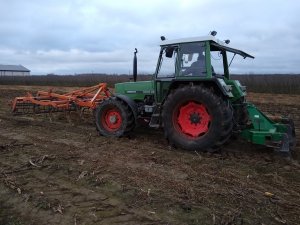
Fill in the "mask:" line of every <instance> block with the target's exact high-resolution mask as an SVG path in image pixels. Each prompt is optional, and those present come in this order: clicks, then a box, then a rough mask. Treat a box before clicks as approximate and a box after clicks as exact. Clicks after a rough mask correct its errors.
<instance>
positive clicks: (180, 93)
mask: <svg viewBox="0 0 300 225" xmlns="http://www.w3.org/2000/svg"><path fill="white" fill-rule="evenodd" d="M232 117H233V110H232V107H231V105H230V103H229V102H228V101H227V100H224V99H223V98H222V97H220V96H218V95H216V94H214V93H213V92H212V91H211V90H210V89H208V88H206V87H204V86H203V85H196V86H184V87H181V88H178V89H175V90H174V91H172V92H171V93H170V94H169V96H168V97H167V99H166V102H165V104H164V106H163V112H162V120H163V126H164V131H165V136H166V137H167V139H168V140H169V142H170V144H171V145H175V146H176V147H180V148H183V149H187V150H201V151H214V150H216V149H218V147H220V146H221V145H223V144H224V143H225V142H227V140H228V139H229V138H230V136H231V133H232V127H233V121H232Z"/></svg>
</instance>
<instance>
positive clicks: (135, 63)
mask: <svg viewBox="0 0 300 225" xmlns="http://www.w3.org/2000/svg"><path fill="white" fill-rule="evenodd" d="M136 53H138V50H137V49H136V48H135V52H134V57H133V81H134V82H136V78H137V58H136Z"/></svg>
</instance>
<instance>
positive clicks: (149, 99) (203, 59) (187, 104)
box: [95, 32, 295, 154]
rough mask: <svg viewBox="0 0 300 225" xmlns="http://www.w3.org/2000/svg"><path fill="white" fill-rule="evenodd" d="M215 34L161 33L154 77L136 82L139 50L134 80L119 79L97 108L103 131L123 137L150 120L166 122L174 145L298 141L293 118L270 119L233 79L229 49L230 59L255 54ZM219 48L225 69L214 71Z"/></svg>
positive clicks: (285, 149) (287, 146) (285, 148)
mask: <svg viewBox="0 0 300 225" xmlns="http://www.w3.org/2000/svg"><path fill="white" fill-rule="evenodd" d="M215 34H216V32H211V34H210V35H208V36H204V37H195V38H185V39H178V40H166V39H165V38H164V37H163V36H162V37H161V40H162V41H161V44H160V46H161V50H160V53H159V58H158V62H157V67H156V71H155V73H154V75H153V79H152V80H151V81H139V82H136V78H137V59H136V53H137V50H136V51H135V54H134V66H133V72H134V73H133V80H134V81H132V82H125V83H117V84H116V85H115V94H114V96H113V97H110V98H108V99H105V100H104V101H103V102H102V103H101V104H99V105H98V107H97V109H96V111H95V117H96V126H97V130H98V131H99V133H100V134H101V135H104V136H115V137H120V136H124V135H127V134H128V133H130V132H132V131H133V130H134V128H135V127H136V126H137V125H138V124H140V123H144V124H145V123H146V124H147V125H148V126H149V127H153V128H162V129H163V130H164V133H165V137H166V138H167V140H168V141H169V143H170V145H172V146H175V147H179V148H183V149H187V150H193V151H194V150H196V151H198V150H200V151H215V150H217V149H219V148H220V147H221V146H222V145H223V144H224V143H226V142H227V141H228V140H229V138H230V137H231V136H232V135H233V134H234V135H235V136H236V135H237V134H238V135H240V136H242V137H243V138H245V139H246V140H247V141H249V142H251V143H254V144H259V145H265V146H268V147H272V148H274V149H276V150H277V151H278V152H282V153H288V154H289V153H290V151H291V150H292V149H293V148H294V146H295V128H294V124H293V122H292V120H290V119H287V118H281V119H280V121H273V120H271V119H270V118H268V117H267V116H266V115H265V114H263V113H262V112H261V111H259V110H258V109H257V108H256V107H255V106H254V105H253V104H251V103H249V102H247V101H246V99H245V97H246V87H245V86H242V85H241V84H240V82H239V81H238V80H232V79H230V73H229V64H228V59H227V57H228V53H230V54H231V55H233V57H232V59H233V58H234V57H235V56H236V55H240V56H242V57H244V58H247V57H248V58H254V57H253V56H251V55H249V54H247V53H246V52H244V51H241V50H238V49H234V48H231V47H228V43H229V40H226V41H225V42H223V41H220V40H218V39H217V38H216V37H215ZM216 53H217V54H218V55H219V57H220V62H222V63H221V64H222V68H223V70H222V73H221V74H216V73H215V72H214V68H213V66H212V63H211V59H212V55H213V54H216ZM232 59H231V62H232ZM231 62H230V63H231Z"/></svg>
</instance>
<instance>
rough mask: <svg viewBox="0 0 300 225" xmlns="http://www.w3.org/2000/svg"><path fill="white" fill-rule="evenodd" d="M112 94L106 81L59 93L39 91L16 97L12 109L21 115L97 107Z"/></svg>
mask: <svg viewBox="0 0 300 225" xmlns="http://www.w3.org/2000/svg"><path fill="white" fill-rule="evenodd" d="M110 95H111V94H110V92H109V90H108V88H107V84H106V83H100V84H98V85H95V86H92V87H88V88H82V89H78V90H75V91H72V92H69V93H65V94H57V93H54V92H52V90H50V91H38V92H37V94H36V96H33V95H32V94H31V93H27V96H25V97H17V98H15V99H14V101H13V103H12V111H13V113H14V114H16V115H19V114H40V113H52V112H64V111H76V110H78V109H86V108H88V109H95V108H96V107H97V105H98V104H99V103H100V102H101V101H102V100H103V99H105V98H107V97H109V96H110Z"/></svg>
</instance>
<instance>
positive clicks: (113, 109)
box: [94, 97, 135, 137]
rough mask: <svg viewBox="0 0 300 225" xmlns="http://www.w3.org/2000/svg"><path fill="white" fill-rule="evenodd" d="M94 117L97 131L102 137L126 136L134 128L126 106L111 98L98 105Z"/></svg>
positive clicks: (131, 114)
mask: <svg viewBox="0 0 300 225" xmlns="http://www.w3.org/2000/svg"><path fill="white" fill-rule="evenodd" d="M94 115H95V119H96V127H97V130H98V131H99V133H100V134H101V135H103V136H112V137H120V136H123V135H126V134H128V133H129V132H130V131H132V129H133V128H134V126H135V121H134V116H133V113H132V111H131V109H130V108H129V107H128V105H127V104H126V103H124V102H123V101H121V100H118V99H116V98H113V97H112V98H108V99H106V100H104V101H103V102H102V103H101V104H99V105H98V107H97V108H96V111H95V114H94Z"/></svg>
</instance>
